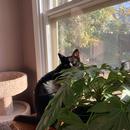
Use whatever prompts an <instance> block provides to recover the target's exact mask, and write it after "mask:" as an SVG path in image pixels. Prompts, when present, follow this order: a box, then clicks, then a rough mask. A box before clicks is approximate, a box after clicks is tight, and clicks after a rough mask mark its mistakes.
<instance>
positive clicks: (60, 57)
mask: <svg viewBox="0 0 130 130" xmlns="http://www.w3.org/2000/svg"><path fill="white" fill-rule="evenodd" d="M58 56H59V59H60V61H61V62H62V61H63V59H64V57H65V56H63V55H62V54H60V53H58Z"/></svg>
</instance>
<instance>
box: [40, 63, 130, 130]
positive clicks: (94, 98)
mask: <svg viewBox="0 0 130 130" xmlns="http://www.w3.org/2000/svg"><path fill="white" fill-rule="evenodd" d="M56 82H58V83H60V85H61V87H60V89H59V90H58V92H57V93H56V95H55V96H54V98H53V99H52V100H51V101H50V102H49V104H48V106H47V107H46V111H45V112H44V114H43V116H42V118H41V120H40V122H39V124H38V126H37V130H44V129H49V127H50V126H52V125H54V126H55V128H56V129H57V130H130V101H129V100H124V99H122V96H121V94H122V91H124V90H128V89H129V85H130V73H129V72H127V71H125V70H124V69H122V67H121V68H112V67H111V66H109V65H107V64H103V65H101V67H97V66H96V65H91V66H86V65H84V64H81V66H80V67H79V68H76V67H72V68H70V69H67V70H64V71H63V72H62V74H61V75H60V76H59V77H58V78H57V79H56Z"/></svg>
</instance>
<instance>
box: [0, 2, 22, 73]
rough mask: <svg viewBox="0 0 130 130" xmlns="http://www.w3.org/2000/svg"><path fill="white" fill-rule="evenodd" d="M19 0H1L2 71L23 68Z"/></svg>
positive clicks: (0, 51)
mask: <svg viewBox="0 0 130 130" xmlns="http://www.w3.org/2000/svg"><path fill="white" fill-rule="evenodd" d="M17 1H18V0H0V71H6V70H16V69H21V68H22V67H23V46H22V44H21V29H20V28H21V27H20V22H19V21H20V19H19V11H18V10H19V8H18V7H19V6H18V2H17Z"/></svg>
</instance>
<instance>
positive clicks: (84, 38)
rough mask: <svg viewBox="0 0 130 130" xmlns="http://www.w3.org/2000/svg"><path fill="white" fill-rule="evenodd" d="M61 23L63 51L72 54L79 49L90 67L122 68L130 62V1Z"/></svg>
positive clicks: (59, 22) (59, 40)
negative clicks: (110, 66)
mask: <svg viewBox="0 0 130 130" xmlns="http://www.w3.org/2000/svg"><path fill="white" fill-rule="evenodd" d="M57 22H58V46H59V52H61V53H63V54H65V55H68V54H70V53H71V52H72V51H73V50H74V49H75V48H78V49H79V50H80V52H81V61H82V62H84V63H87V64H97V65H100V64H102V63H108V64H110V65H112V66H118V65H119V64H120V63H121V61H124V60H130V2H124V3H122V4H118V5H115V6H111V7H107V8H103V9H100V10H96V11H93V12H91V13H86V14H82V15H79V16H72V17H66V18H62V19H59V20H58V21H57Z"/></svg>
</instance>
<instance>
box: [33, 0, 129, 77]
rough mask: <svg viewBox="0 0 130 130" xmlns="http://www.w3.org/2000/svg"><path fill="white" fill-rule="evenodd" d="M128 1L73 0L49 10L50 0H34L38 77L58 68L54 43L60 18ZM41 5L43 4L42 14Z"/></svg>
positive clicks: (56, 50) (56, 46)
mask: <svg viewBox="0 0 130 130" xmlns="http://www.w3.org/2000/svg"><path fill="white" fill-rule="evenodd" d="M40 1H42V2H41V3H40ZM127 1H129V0H114V1H113V0H72V1H70V2H67V3H65V4H63V5H60V6H58V7H55V8H52V9H49V4H50V3H49V2H48V0H32V8H33V21H34V38H35V50H36V62H37V77H41V76H42V75H43V74H45V73H46V72H48V71H51V70H52V69H53V68H55V67H56V66H57V63H58V58H57V52H58V45H57V44H54V43H57V37H58V35H57V30H56V28H57V23H56V20H57V19H58V18H60V17H68V16H71V15H77V14H80V13H85V12H90V11H94V10H97V9H100V8H103V7H107V6H112V5H115V4H118V3H122V2H127ZM40 4H42V14H41V13H40Z"/></svg>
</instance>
